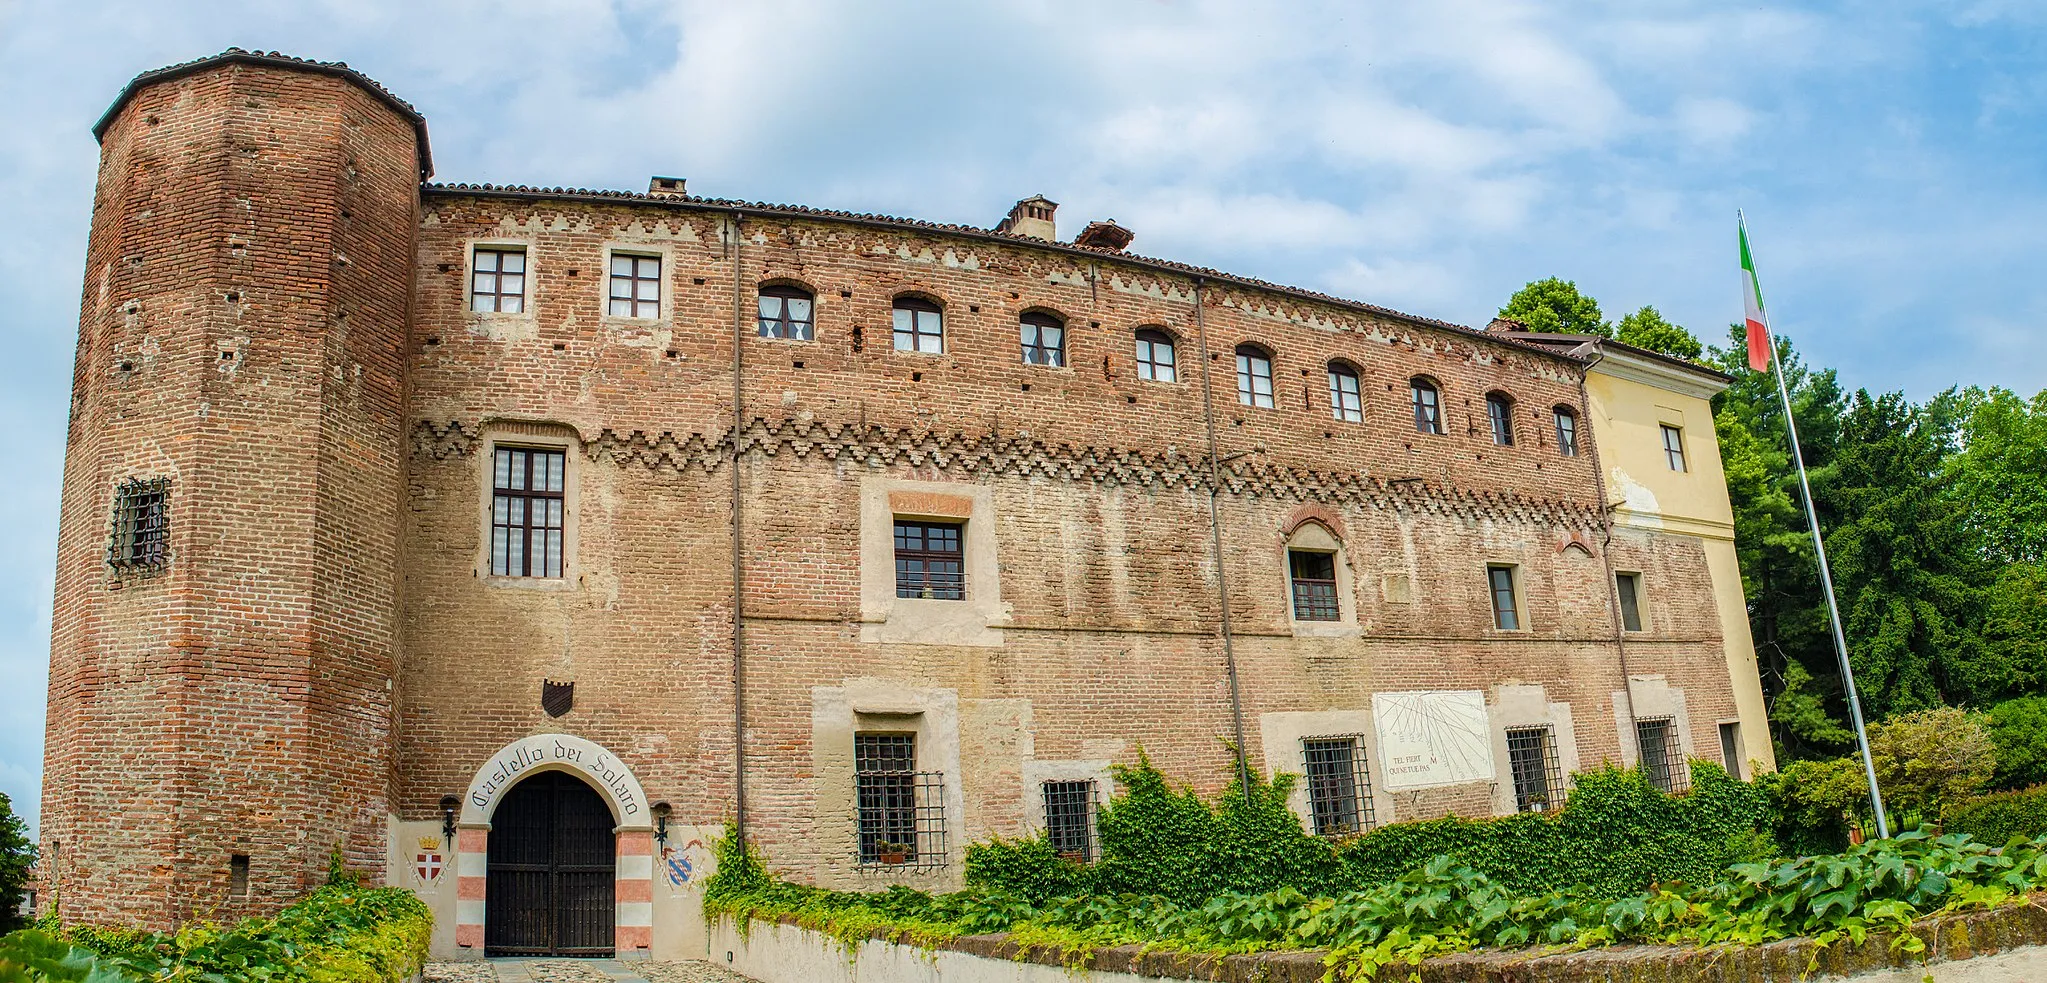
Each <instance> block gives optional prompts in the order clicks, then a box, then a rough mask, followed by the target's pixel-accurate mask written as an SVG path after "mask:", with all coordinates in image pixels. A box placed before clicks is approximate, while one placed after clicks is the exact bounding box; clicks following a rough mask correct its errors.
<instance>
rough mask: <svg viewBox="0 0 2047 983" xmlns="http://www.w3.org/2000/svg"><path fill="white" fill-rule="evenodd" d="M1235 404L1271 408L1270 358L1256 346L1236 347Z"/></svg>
mask: <svg viewBox="0 0 2047 983" xmlns="http://www.w3.org/2000/svg"><path fill="white" fill-rule="evenodd" d="M1237 402H1239V403H1242V404H1244V405H1245V406H1260V407H1264V408H1265V409H1268V410H1269V409H1271V408H1272V356H1271V355H1270V354H1268V353H1267V352H1266V351H1265V349H1263V348H1260V347H1258V346H1257V345H1248V344H1246V345H1238V346H1237Z"/></svg>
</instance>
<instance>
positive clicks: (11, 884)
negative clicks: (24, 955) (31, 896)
mask: <svg viewBox="0 0 2047 983" xmlns="http://www.w3.org/2000/svg"><path fill="white" fill-rule="evenodd" d="M35 862H36V846H35V844H34V843H31V842H29V839H28V825H27V824H26V823H23V822H22V821H21V817H20V816H17V815H15V814H14V802H13V800H11V799H9V798H8V797H7V795H6V793H4V792H0V934H5V933H7V932H11V931H13V930H15V929H17V928H21V927H23V926H24V925H25V924H26V923H25V922H24V921H23V920H22V918H21V916H20V915H19V914H18V912H20V911H21V906H22V903H23V902H24V901H25V900H27V898H28V878H29V868H31V867H33V866H35Z"/></svg>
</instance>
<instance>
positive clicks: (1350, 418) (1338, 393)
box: [1329, 362, 1365, 423]
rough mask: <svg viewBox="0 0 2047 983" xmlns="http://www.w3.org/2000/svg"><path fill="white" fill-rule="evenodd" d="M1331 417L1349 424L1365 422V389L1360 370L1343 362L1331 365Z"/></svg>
mask: <svg viewBox="0 0 2047 983" xmlns="http://www.w3.org/2000/svg"><path fill="white" fill-rule="evenodd" d="M1329 415H1330V416H1333V417H1335V418H1337V419H1339V420H1343V421H1345V422H1348V423H1363V422H1365V396H1364V387H1363V386H1362V385H1361V384H1360V383H1359V382H1358V370H1356V369H1354V368H1351V367H1350V366H1348V365H1345V364H1343V363H1342V362H1331V363H1329Z"/></svg>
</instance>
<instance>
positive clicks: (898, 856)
mask: <svg viewBox="0 0 2047 983" xmlns="http://www.w3.org/2000/svg"><path fill="white" fill-rule="evenodd" d="M916 849H917V848H916V847H913V846H911V845H910V844H908V843H891V842H888V841H886V840H884V841H882V842H880V843H876V844H875V845H874V859H875V862H877V863H884V864H900V863H908V862H909V860H910V857H911V855H912V854H914V853H915V852H916Z"/></svg>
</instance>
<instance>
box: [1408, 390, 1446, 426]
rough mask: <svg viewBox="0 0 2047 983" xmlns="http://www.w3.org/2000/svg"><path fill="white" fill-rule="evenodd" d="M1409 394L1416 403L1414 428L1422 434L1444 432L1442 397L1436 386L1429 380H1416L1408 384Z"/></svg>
mask: <svg viewBox="0 0 2047 983" xmlns="http://www.w3.org/2000/svg"><path fill="white" fill-rule="evenodd" d="M1408 394H1409V396H1410V397H1411V398H1412V400H1413V402H1414V428H1415V430H1417V431H1419V432H1421V433H1437V434H1439V433H1442V432H1443V404H1442V397H1441V396H1440V394H1438V393H1437V391H1436V384H1435V383H1433V382H1430V381H1429V380H1427V379H1415V380H1413V381H1412V382H1409V383H1408Z"/></svg>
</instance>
